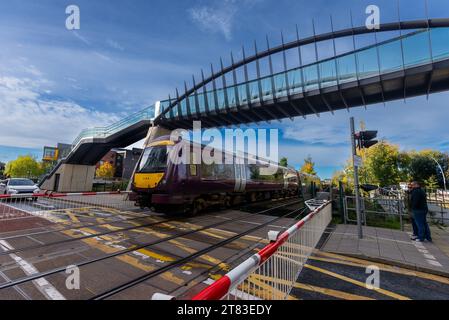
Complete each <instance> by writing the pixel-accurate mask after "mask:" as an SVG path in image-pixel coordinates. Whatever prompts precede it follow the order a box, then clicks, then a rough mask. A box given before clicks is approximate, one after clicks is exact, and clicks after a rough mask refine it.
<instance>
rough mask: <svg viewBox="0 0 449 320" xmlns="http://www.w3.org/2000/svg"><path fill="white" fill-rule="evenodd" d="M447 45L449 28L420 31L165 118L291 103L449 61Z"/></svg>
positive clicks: (183, 106) (232, 89)
mask: <svg viewBox="0 0 449 320" xmlns="http://www.w3.org/2000/svg"><path fill="white" fill-rule="evenodd" d="M448 43H449V28H433V29H429V30H418V31H416V32H412V33H409V34H406V35H403V36H402V37H397V38H394V39H391V40H388V41H385V42H382V43H379V44H377V45H372V46H368V47H365V48H362V49H359V50H356V51H353V52H350V53H345V54H342V55H339V56H336V57H332V58H329V59H325V60H322V61H319V62H315V63H311V64H308V65H304V66H302V67H298V68H295V69H291V70H288V71H286V72H280V73H277V74H274V75H270V76H267V77H262V78H260V79H256V80H252V81H249V82H247V83H240V84H237V85H234V86H228V87H226V88H224V89H223V88H219V89H217V90H216V91H215V92H214V91H209V92H206V93H205V94H204V93H203V92H200V91H201V90H199V91H198V92H197V93H196V94H195V95H191V96H189V97H188V98H186V99H184V100H182V101H181V103H180V106H179V110H178V107H177V106H175V107H174V108H173V109H172V111H170V112H168V113H167V114H166V117H167V118H173V117H177V116H187V115H188V112H187V109H188V105H189V106H190V108H191V109H192V113H195V112H194V110H195V109H196V107H198V109H199V111H200V113H204V112H206V104H207V107H208V108H209V110H210V111H214V110H224V109H225V108H226V107H231V108H233V107H236V106H237V105H244V104H246V103H248V102H251V103H258V102H261V101H262V100H264V99H272V98H274V97H276V98H280V97H286V96H288V95H292V94H300V93H304V92H308V91H312V90H316V89H323V88H326V87H332V86H336V85H338V84H344V83H348V82H353V81H357V80H361V79H367V78H371V77H374V76H379V75H381V74H388V73H391V72H395V71H400V70H404V69H407V68H412V67H417V66H420V65H425V64H428V63H432V62H437V61H439V60H443V59H447V58H449V45H448ZM273 84H274V85H273ZM206 98H207V99H206ZM187 100H188V103H187ZM206 101H207V103H206ZM168 106H169V102H168V101H164V102H161V112H163V111H164V110H165V109H166V108H167V107H168ZM192 106H195V107H192Z"/></svg>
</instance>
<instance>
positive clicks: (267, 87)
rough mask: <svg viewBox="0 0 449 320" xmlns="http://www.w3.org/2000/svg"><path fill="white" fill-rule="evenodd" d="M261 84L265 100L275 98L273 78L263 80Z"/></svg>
mask: <svg viewBox="0 0 449 320" xmlns="http://www.w3.org/2000/svg"><path fill="white" fill-rule="evenodd" d="M260 83H261V85H262V94H263V99H265V100H266V99H271V98H272V97H273V92H272V86H271V77H268V78H264V79H261V80H260Z"/></svg>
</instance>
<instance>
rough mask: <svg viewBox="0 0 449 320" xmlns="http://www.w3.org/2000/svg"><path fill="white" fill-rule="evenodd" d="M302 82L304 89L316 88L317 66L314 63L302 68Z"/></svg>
mask: <svg viewBox="0 0 449 320" xmlns="http://www.w3.org/2000/svg"><path fill="white" fill-rule="evenodd" d="M304 82H305V84H306V91H311V90H316V89H318V68H317V65H316V64H314V65H310V66H308V67H305V68H304Z"/></svg>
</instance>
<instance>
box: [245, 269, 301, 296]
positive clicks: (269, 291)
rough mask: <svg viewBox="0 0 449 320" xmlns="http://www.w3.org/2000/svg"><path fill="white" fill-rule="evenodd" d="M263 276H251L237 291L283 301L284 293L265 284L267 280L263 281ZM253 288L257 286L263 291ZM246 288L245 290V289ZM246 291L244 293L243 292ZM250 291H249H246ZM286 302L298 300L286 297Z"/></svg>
mask: <svg viewBox="0 0 449 320" xmlns="http://www.w3.org/2000/svg"><path fill="white" fill-rule="evenodd" d="M263 278H264V276H261V275H256V274H252V275H251V276H250V277H249V278H248V282H243V283H242V284H240V285H239V286H238V289H239V290H241V291H243V292H247V291H249V292H250V294H251V295H254V296H256V297H259V298H268V299H278V300H280V299H283V298H284V297H285V295H286V293H284V292H282V291H280V290H277V289H275V288H273V287H272V286H270V285H269V284H267V283H265V281H267V279H263ZM251 284H253V288H252V289H251ZM255 286H258V287H259V288H262V289H263V290H260V289H259V290H257V289H256V288H255ZM245 287H246V288H245ZM245 289H246V291H245ZM248 289H251V290H248ZM287 300H299V299H298V298H296V297H294V296H292V295H288V296H287Z"/></svg>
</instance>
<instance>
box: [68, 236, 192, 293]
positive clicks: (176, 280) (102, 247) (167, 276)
mask: <svg viewBox="0 0 449 320" xmlns="http://www.w3.org/2000/svg"><path fill="white" fill-rule="evenodd" d="M86 232H87V231H86ZM64 233H66V234H69V235H70V232H64ZM82 241H83V242H84V243H86V244H88V245H89V246H91V247H94V248H97V249H99V250H100V251H103V252H105V253H109V254H110V253H115V252H118V251H121V250H122V249H120V248H114V247H111V246H108V245H105V244H103V243H101V242H99V241H98V240H96V239H94V238H88V239H83V240H82ZM131 248H132V247H131ZM115 258H117V259H118V260H120V261H122V262H125V263H127V264H130V265H132V266H133V267H135V268H138V269H140V270H144V271H146V272H149V271H153V270H155V269H156V267H154V266H150V265H146V264H143V263H141V262H140V261H139V259H138V258H135V257H131V256H129V255H128V254H124V255H120V256H117V257H115ZM161 277H162V278H164V279H165V280H168V281H170V282H174V283H176V284H177V285H182V284H183V283H184V280H182V279H181V278H178V277H176V276H175V275H174V274H173V273H172V272H164V273H163V274H162V275H161Z"/></svg>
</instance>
